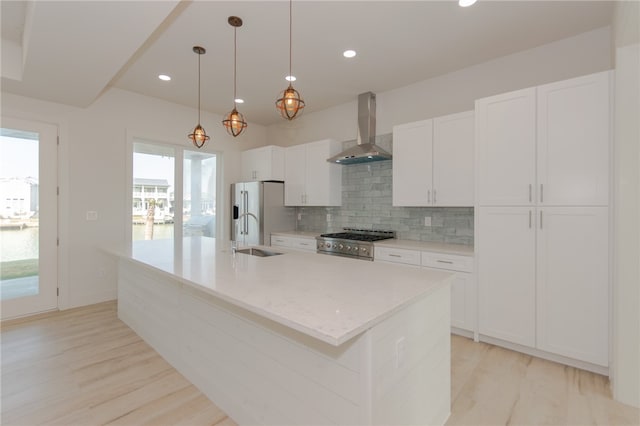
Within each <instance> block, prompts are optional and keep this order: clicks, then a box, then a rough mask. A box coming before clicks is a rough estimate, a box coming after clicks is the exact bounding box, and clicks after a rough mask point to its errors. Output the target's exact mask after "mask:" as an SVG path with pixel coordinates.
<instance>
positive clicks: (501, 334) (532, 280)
mask: <svg viewBox="0 0 640 426" xmlns="http://www.w3.org/2000/svg"><path fill="white" fill-rule="evenodd" d="M478 210H479V221H480V223H482V227H481V229H480V233H479V238H478V240H477V247H478V253H477V257H478V290H479V296H480V298H479V309H480V312H479V322H480V323H479V331H480V334H481V335H482V336H488V337H493V338H497V339H501V340H503V341H505V342H508V343H516V344H518V345H522V346H525V347H529V348H532V349H536V350H539V351H544V352H545V353H548V354H552V355H559V356H562V357H566V358H570V359H572V360H577V361H581V362H586V363H590V364H595V365H597V366H602V367H607V366H608V350H609V341H608V335H609V266H608V265H609V257H608V256H609V255H608V253H609V247H608V246H609V244H608V220H609V219H608V208H607V207H537V208H535V207H480V208H479V209H478ZM585 368H586V367H585Z"/></svg>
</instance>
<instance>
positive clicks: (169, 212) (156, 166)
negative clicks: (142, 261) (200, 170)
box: [131, 143, 175, 241]
mask: <svg viewBox="0 0 640 426" xmlns="http://www.w3.org/2000/svg"><path fill="white" fill-rule="evenodd" d="M174 167H175V154H174V150H173V148H169V147H165V146H161V145H154V144H146V143H135V144H134V147H133V203H132V207H133V211H132V222H133V223H132V232H131V237H132V240H133V241H136V240H159V239H172V238H173V221H174V215H175V212H174V209H173V205H174V188H175V185H174V183H175V182H174V174H175V173H174Z"/></svg>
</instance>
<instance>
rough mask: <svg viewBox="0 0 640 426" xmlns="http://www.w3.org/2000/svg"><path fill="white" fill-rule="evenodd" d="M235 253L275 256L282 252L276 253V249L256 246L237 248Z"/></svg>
mask: <svg viewBox="0 0 640 426" xmlns="http://www.w3.org/2000/svg"><path fill="white" fill-rule="evenodd" d="M236 253H242V254H250V255H252V256H258V257H269V256H277V255H279V254H283V253H278V252H277V251H271V250H265V249H261V248H256V247H249V248H243V249H239V250H236Z"/></svg>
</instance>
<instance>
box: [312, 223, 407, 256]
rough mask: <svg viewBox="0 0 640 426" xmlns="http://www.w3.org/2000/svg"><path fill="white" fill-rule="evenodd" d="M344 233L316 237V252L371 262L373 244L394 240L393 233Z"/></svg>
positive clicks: (367, 231)
mask: <svg viewBox="0 0 640 426" xmlns="http://www.w3.org/2000/svg"><path fill="white" fill-rule="evenodd" d="M344 231H345V232H335V233H331V234H322V235H320V236H319V237H316V240H317V242H318V244H317V252H318V253H323V254H331V255H336V256H347V257H353V258H358V259H364V260H373V242H374V241H380V240H387V239H389V238H395V237H396V233H395V232H394V231H372V230H368V229H352V228H344Z"/></svg>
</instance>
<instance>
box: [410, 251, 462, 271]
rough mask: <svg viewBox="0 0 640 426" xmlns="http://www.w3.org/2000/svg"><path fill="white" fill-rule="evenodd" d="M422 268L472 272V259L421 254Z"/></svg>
mask: <svg viewBox="0 0 640 426" xmlns="http://www.w3.org/2000/svg"><path fill="white" fill-rule="evenodd" d="M422 266H426V267H429V268H438V269H447V270H450V271H460V272H473V257H471V256H458V255H455V254H443V253H432V252H422Z"/></svg>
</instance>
